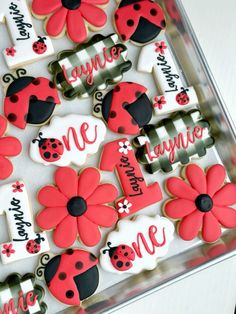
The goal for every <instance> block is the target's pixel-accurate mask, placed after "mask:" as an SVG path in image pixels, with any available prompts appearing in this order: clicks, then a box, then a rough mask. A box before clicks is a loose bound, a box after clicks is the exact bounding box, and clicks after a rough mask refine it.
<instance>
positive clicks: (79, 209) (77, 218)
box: [36, 167, 118, 248]
mask: <svg viewBox="0 0 236 314" xmlns="http://www.w3.org/2000/svg"><path fill="white" fill-rule="evenodd" d="M55 185H56V186H51V185H47V186H45V187H43V188H42V189H41V190H40V191H39V194H38V200H39V202H40V204H41V205H43V206H44V209H43V210H42V211H41V212H40V213H39V214H38V216H37V217H36V222H37V224H38V225H39V227H40V228H42V229H44V230H52V229H54V233H53V240H54V242H55V244H56V245H57V246H59V247H61V248H68V247H70V246H71V245H73V243H74V242H75V240H76V238H77V235H79V238H80V240H81V242H82V243H83V244H85V245H86V246H95V245H97V244H98V243H99V242H100V240H101V233H100V230H99V226H101V227H104V228H109V227H112V226H113V225H115V224H116V221H117V219H118V215H117V212H116V210H115V209H114V208H113V207H112V206H111V205H109V204H110V203H112V202H114V200H115V199H116V197H117V195H118V191H117V189H116V187H115V186H114V185H112V184H109V183H103V184H100V173H99V171H98V169H96V168H86V169H84V170H83V171H82V172H80V174H79V175H78V174H77V172H76V171H75V170H73V169H72V168H69V167H62V168H58V169H57V170H56V172H55Z"/></svg>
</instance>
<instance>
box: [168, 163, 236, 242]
mask: <svg viewBox="0 0 236 314" xmlns="http://www.w3.org/2000/svg"><path fill="white" fill-rule="evenodd" d="M184 175H185V177H186V180H184V179H181V178H179V177H171V178H169V179H167V181H166V188H167V191H168V192H169V193H170V195H171V196H172V197H173V199H171V200H169V201H167V202H166V203H165V205H164V213H165V215H166V216H168V217H170V218H172V219H174V220H178V221H180V222H179V225H178V233H179V235H180V237H181V238H182V239H183V240H185V241H191V240H193V239H194V238H196V237H197V236H198V234H199V233H201V236H202V239H203V240H204V241H205V242H215V241H217V240H218V239H219V238H220V237H221V234H222V228H225V229H232V228H236V210H235V209H234V208H232V206H234V205H235V204H236V184H233V183H225V180H226V175H227V174H226V169H225V167H224V166H222V165H220V164H215V165H213V166H211V167H209V168H208V169H207V170H206V172H204V170H203V169H202V168H201V167H200V166H198V165H196V164H190V165H188V166H187V167H185V169H184Z"/></svg>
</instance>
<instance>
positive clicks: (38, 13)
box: [32, 0, 109, 43]
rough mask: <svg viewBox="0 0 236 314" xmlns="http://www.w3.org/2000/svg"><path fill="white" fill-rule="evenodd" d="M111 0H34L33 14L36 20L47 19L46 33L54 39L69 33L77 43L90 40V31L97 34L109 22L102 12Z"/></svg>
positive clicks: (69, 36)
mask: <svg viewBox="0 0 236 314" xmlns="http://www.w3.org/2000/svg"><path fill="white" fill-rule="evenodd" d="M108 3H109V0H96V1H94V0H72V1H71V0H51V1H43V2H42V1H41V0H33V2H32V13H33V14H34V16H35V17H36V18H39V19H45V31H46V33H47V34H48V35H49V36H51V37H54V38H60V37H62V36H64V35H65V33H66V32H67V36H68V38H69V39H70V40H71V41H73V42H75V43H82V42H85V41H86V40H87V39H88V35H89V30H91V31H93V32H97V31H99V30H100V29H102V28H103V27H104V26H105V25H106V22H107V15H106V13H105V12H104V11H103V10H102V8H104V7H105V6H106V5H107V4H108Z"/></svg>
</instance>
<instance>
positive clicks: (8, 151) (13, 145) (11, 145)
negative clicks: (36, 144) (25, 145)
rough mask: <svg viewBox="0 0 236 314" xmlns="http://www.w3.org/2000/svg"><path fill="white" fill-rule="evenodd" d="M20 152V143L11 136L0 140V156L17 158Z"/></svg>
mask: <svg viewBox="0 0 236 314" xmlns="http://www.w3.org/2000/svg"><path fill="white" fill-rule="evenodd" d="M21 150H22V146H21V142H20V141H19V140H18V139H17V138H15V137H12V136H7V137H3V138H0V155H2V156H17V155H19V154H20V152H21Z"/></svg>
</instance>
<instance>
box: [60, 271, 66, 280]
mask: <svg viewBox="0 0 236 314" xmlns="http://www.w3.org/2000/svg"><path fill="white" fill-rule="evenodd" d="M66 277H67V276H66V273H64V272H63V273H60V274H59V275H58V278H59V279H60V280H65V279H66Z"/></svg>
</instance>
